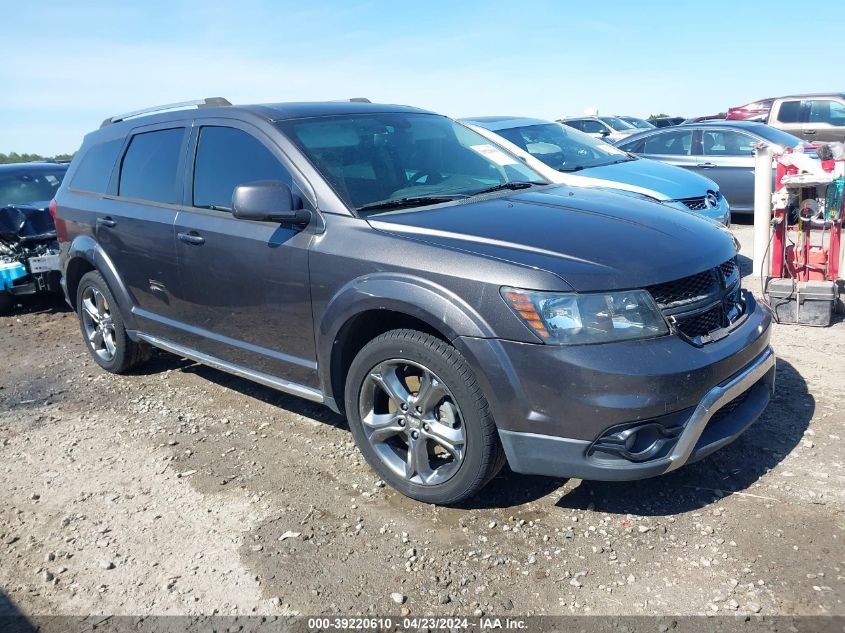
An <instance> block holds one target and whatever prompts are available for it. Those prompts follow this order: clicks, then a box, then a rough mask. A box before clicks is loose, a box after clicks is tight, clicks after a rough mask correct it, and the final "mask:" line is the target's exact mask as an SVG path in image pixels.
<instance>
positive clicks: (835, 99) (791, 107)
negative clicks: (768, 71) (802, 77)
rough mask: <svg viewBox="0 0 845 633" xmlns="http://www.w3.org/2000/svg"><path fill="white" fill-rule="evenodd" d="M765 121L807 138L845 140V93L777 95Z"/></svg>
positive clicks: (824, 140) (813, 139) (825, 140)
mask: <svg viewBox="0 0 845 633" xmlns="http://www.w3.org/2000/svg"><path fill="white" fill-rule="evenodd" d="M766 121H767V123H768V124H769V125H771V126H772V127H776V128H778V129H780V130H784V131H785V132H789V133H790V134H794V135H795V136H798V137H800V138H803V139H805V140H808V141H819V142H832V141H840V142H845V93H829V94H813V95H795V96H791V97H781V98H779V99H775V100H774V102H773V103H772V107H771V109H770V110H769V116H768V118H767V120H766Z"/></svg>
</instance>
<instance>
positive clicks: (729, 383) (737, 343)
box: [462, 299, 775, 480]
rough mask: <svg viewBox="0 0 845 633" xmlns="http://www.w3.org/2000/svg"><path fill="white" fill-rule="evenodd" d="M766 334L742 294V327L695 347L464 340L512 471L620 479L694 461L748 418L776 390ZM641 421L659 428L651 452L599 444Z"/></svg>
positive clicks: (767, 319) (764, 323) (755, 307)
mask: <svg viewBox="0 0 845 633" xmlns="http://www.w3.org/2000/svg"><path fill="white" fill-rule="evenodd" d="M770 327H771V313H770V312H769V310H768V308H766V307H765V306H763V305H761V304H757V303H756V302H754V301H753V299H751V300H750V302H749V304H748V309H747V318H746V319H745V321H744V322H743V323H742V325H741V326H740V327H738V328H737V329H736V330H734V331H732V332H731V334H730V335H729V336H727V337H725V338H723V339H721V340H718V341H715V342H712V343H709V344H707V345H704V346H703V347H700V348H697V347H693V346H692V345H690V344H689V343H686V342H684V341H682V340H681V339H680V338H679V337H676V336H665V337H660V338H657V339H652V340H645V341H630V342H622V343H612V344H606V345H585V346H574V347H562V346H553V345H530V344H524V343H514V342H508V341H496V340H490V339H462V343H463V345H464V347H465V354H467V355H468V356H469V357H470V358H471V360H472V361H473V364H474V365H475V366H476V367H479V368H480V369H479V371H478V372H477V374H478V378H479V381H481V383H482V388H483V389H484V392H485V394H487V398H488V400H489V401H490V406H491V409H492V411H493V415H494V419H495V420H496V422H497V426H498V427H499V436H500V438H501V440H502V444H503V446H504V448H505V453H506V454H507V457H508V462H509V464H510V466H511V468H512V469H513V470H514V471H516V472H521V473H527V474H540V475H550V476H556V477H577V478H582V479H597V480H626V479H641V478H644V477H650V476H654V475H659V474H661V473H665V472H668V471H670V470H674V469H675V468H678V467H680V466H681V465H683V464H685V463H688V462H690V461H693V460H696V459H700V458H702V457H704V456H705V455H707V454H709V453H711V452H713V451H715V450H717V449H718V448H720V447H722V446H724V445H726V444H728V443H730V442H731V441H733V440H734V439H736V438H737V437H738V436H739V435H740V434H741V433H742V432H743V431H744V430H745V429H746V428H747V427H748V426H749V425H750V424H751V423H752V422H754V420H756V419H757V417H758V416H759V415H760V414H761V413H762V411H763V410H764V409H765V407H766V405H767V404H768V402H769V399H770V398H771V393H772V390H773V388H774V375H775V357H774V353H773V352H772V349H771V347H770V346H769V337H770ZM645 425H649V426H651V427H654V428H656V429H657V430H658V432H659V433H664V432H665V435H666V439H665V440H662V443H661V444H660V446H659V450H654V451H651V452H650V453H648V454H647V455H646V456H645V458H643V454H641V455H639V456H638V457H636V458H633V459H630V458H627V457H625V456H624V454H625V452H624V451H622V453H623V456H620V454H618V453H616V454H614V453H613V452H612V451H611V452H609V451H607V450H606V449H605V447H604V444H607V443H608V442H604V440H606V439H607V438H608V436H609V435H613V434H614V433H615V432H616V431H617V430H618V429H623V430H624V429H629V428H640V426H645ZM611 443H612V442H611ZM655 446H656V444H655ZM635 452H636V451H635Z"/></svg>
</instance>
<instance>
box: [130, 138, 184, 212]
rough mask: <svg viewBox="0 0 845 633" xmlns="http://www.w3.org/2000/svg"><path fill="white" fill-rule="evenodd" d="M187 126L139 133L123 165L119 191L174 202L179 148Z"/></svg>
mask: <svg viewBox="0 0 845 633" xmlns="http://www.w3.org/2000/svg"><path fill="white" fill-rule="evenodd" d="M184 135H185V129H184V128H181V127H180V128H175V129H171V130H156V131H155V132H144V133H142V134H136V135H135V136H133V137H132V140H131V141H130V142H129V149H127V150H126V155H125V156H124V157H123V165H122V166H121V169H120V187H119V189H118V194H119V195H121V196H126V197H127V198H141V199H143V200H151V201H153V202H166V203H170V204H175V203H176V202H177V201H178V199H179V193H178V190H177V186H176V185H177V181H178V174H177V168H178V166H179V152H180V151H181V149H182V138H183V137H184Z"/></svg>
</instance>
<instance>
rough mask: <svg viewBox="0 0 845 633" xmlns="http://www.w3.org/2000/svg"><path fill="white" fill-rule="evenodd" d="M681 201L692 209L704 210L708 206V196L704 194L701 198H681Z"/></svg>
mask: <svg viewBox="0 0 845 633" xmlns="http://www.w3.org/2000/svg"><path fill="white" fill-rule="evenodd" d="M680 201H681V202H683V203H684V204H685V205H687V208H688V209H689V210H690V211H703V210H704V209H706V208H707V198H705V197H704V196H701V197H699V198H681V199H680Z"/></svg>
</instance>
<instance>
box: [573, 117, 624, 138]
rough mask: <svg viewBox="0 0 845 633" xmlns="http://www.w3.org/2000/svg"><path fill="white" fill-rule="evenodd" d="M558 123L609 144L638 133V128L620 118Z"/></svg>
mask: <svg viewBox="0 0 845 633" xmlns="http://www.w3.org/2000/svg"><path fill="white" fill-rule="evenodd" d="M558 123H563V124H564V125H568V126H569V127H573V128H575V129H576V130H578V131H580V132H584V134H589V135H590V136H592V137H593V138H597V139H599V140H601V141H607V142H608V143H613V142H615V141H619V140H622V139H624V138H627V137H628V136H629V135H630V134H633V133H634V132H636V131H637V128H636V127H634V126H633V125H632V124H631V123H628V122H627V121H623V120H622V119H620V118H619V117H618V116H578V117H567V118H565V119H558Z"/></svg>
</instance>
